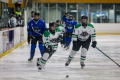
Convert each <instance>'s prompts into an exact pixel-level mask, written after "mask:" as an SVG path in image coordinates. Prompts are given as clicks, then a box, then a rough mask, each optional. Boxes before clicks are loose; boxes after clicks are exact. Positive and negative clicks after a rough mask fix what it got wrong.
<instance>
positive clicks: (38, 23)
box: [28, 13, 46, 61]
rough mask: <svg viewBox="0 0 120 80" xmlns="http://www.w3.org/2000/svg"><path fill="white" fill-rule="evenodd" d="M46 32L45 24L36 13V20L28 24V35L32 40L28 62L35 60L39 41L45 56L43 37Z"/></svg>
mask: <svg viewBox="0 0 120 80" xmlns="http://www.w3.org/2000/svg"><path fill="white" fill-rule="evenodd" d="M45 30H46V24H45V22H44V21H42V20H41V19H39V13H35V14H34V19H33V20H31V21H30V22H29V23H28V33H29V35H30V36H31V38H32V41H31V51H30V58H29V59H28V61H31V60H33V57H34V54H35V48H36V44H37V41H38V43H39V49H40V53H41V56H43V54H44V47H43V41H42V35H43V33H44V32H45Z"/></svg>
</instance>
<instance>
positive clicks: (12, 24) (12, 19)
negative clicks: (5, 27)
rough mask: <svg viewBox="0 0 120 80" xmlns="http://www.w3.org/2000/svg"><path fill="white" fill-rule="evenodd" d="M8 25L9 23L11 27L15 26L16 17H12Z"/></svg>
mask: <svg viewBox="0 0 120 80" xmlns="http://www.w3.org/2000/svg"><path fill="white" fill-rule="evenodd" d="M10 25H11V27H16V26H17V19H16V18H15V17H12V18H11V19H10Z"/></svg>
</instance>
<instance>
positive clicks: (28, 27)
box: [27, 22, 32, 35]
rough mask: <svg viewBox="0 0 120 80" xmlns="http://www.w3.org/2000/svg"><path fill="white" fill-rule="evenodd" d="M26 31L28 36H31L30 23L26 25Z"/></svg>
mask: <svg viewBox="0 0 120 80" xmlns="http://www.w3.org/2000/svg"><path fill="white" fill-rule="evenodd" d="M27 31H28V35H32V26H31V23H30V22H29V23H28V25H27Z"/></svg>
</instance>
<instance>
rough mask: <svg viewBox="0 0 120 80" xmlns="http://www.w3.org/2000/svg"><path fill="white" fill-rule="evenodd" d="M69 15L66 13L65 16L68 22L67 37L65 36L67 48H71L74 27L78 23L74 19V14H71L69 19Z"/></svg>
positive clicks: (64, 18)
mask: <svg viewBox="0 0 120 80" xmlns="http://www.w3.org/2000/svg"><path fill="white" fill-rule="evenodd" d="M67 16H68V13H65V15H64V16H63V20H64V21H65V23H66V27H65V29H66V37H65V47H64V48H65V50H68V49H69V45H70V42H71V39H72V33H73V31H74V27H75V26H76V25H77V22H76V21H75V20H73V16H72V15H70V16H69V19H68V18H66V17H67Z"/></svg>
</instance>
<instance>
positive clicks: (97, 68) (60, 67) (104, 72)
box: [0, 35, 120, 80]
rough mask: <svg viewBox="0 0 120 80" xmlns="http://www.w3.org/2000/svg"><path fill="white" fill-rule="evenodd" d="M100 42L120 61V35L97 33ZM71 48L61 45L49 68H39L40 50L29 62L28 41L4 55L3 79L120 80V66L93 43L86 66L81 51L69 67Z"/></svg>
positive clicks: (0, 64) (0, 73) (0, 68)
mask: <svg viewBox="0 0 120 80" xmlns="http://www.w3.org/2000/svg"><path fill="white" fill-rule="evenodd" d="M97 43H98V44H97V47H98V48H99V49H101V50H102V51H103V52H105V53H106V54H107V55H108V56H109V57H111V58H112V59H113V60H115V61H116V62H117V63H118V64H120V35H104V36H103V35H102V36H101V35H97ZM71 47H72V45H71ZM70 51H71V48H70V49H69V50H68V51H63V48H62V47H61V46H60V45H59V47H58V50H57V52H56V53H55V54H54V55H53V56H52V57H51V59H49V60H48V62H47V63H46V65H45V69H43V70H41V71H39V72H38V69H37V66H36V60H37V58H38V57H40V51H39V49H38V47H37V48H36V54H35V57H34V60H33V61H32V62H28V61H27V60H28V58H29V56H30V46H28V44H27V43H26V44H24V45H23V46H21V47H19V48H17V49H16V50H14V51H13V52H12V53H11V54H8V55H6V56H4V57H2V58H1V59H0V80H120V67H118V66H117V65H116V64H114V63H113V62H112V61H111V60H109V59H108V58H107V57H105V56H104V55H103V54H102V53H101V52H99V51H98V50H97V49H93V48H92V47H90V48H89V51H88V54H87V58H86V61H85V65H86V66H85V69H81V67H80V53H81V52H80V51H79V52H78V54H77V55H76V56H75V58H74V59H73V61H72V62H71V64H70V65H69V66H68V67H66V68H65V62H66V61H67V58H68V56H69V53H70ZM66 75H69V77H68V78H66Z"/></svg>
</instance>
